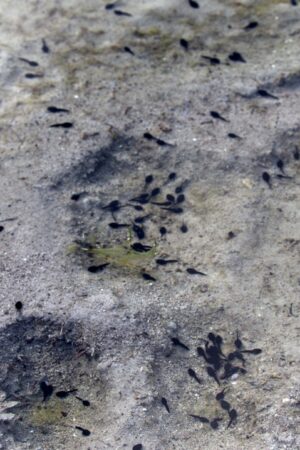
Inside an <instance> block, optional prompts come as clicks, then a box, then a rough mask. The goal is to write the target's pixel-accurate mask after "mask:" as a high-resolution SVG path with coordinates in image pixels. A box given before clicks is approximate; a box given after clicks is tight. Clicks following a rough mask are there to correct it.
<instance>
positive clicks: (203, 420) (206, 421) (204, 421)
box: [189, 414, 209, 423]
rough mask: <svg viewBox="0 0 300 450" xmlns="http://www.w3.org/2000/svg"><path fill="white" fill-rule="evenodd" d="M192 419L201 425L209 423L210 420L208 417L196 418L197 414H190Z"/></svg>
mask: <svg viewBox="0 0 300 450" xmlns="http://www.w3.org/2000/svg"><path fill="white" fill-rule="evenodd" d="M189 416H190V417H193V418H194V419H196V420H198V422H201V423H209V420H208V419H207V417H203V416H196V415H195V414H189Z"/></svg>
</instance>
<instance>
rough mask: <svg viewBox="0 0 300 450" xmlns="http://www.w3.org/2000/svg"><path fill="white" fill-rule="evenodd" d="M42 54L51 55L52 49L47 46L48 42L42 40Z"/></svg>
mask: <svg viewBox="0 0 300 450" xmlns="http://www.w3.org/2000/svg"><path fill="white" fill-rule="evenodd" d="M42 52H44V53H50V48H49V47H48V45H47V42H46V41H45V39H42Z"/></svg>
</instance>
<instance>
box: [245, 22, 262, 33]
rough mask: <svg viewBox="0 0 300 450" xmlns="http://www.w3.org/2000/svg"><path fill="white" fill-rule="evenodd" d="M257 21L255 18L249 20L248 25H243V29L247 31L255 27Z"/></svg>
mask: <svg viewBox="0 0 300 450" xmlns="http://www.w3.org/2000/svg"><path fill="white" fill-rule="evenodd" d="M258 25H259V24H258V22H256V21H255V20H254V21H252V22H249V23H248V25H246V26H245V27H244V30H246V31H248V30H253V28H256V27H257V26H258Z"/></svg>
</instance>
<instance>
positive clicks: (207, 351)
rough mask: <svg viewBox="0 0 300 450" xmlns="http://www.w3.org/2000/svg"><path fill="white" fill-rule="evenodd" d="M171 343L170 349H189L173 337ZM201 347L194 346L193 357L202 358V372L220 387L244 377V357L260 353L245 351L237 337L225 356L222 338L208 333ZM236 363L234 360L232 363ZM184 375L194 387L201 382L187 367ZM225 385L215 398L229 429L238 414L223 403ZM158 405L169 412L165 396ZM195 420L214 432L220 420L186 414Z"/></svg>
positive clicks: (259, 350) (230, 406)
mask: <svg viewBox="0 0 300 450" xmlns="http://www.w3.org/2000/svg"><path fill="white" fill-rule="evenodd" d="M171 341H172V344H173V345H174V346H178V347H181V348H182V349H184V350H185V351H190V348H189V347H188V346H187V345H186V344H184V343H183V342H181V341H180V340H179V339H178V338H177V337H172V338H171ZM204 342H205V343H204V346H203V347H200V346H199V347H197V354H198V356H199V357H201V358H203V359H204V361H205V362H206V364H207V366H206V373H207V375H208V376H209V377H211V378H212V379H213V380H214V381H215V382H216V383H217V385H218V386H221V385H222V384H223V385H224V384H225V382H226V380H228V379H229V378H231V377H233V376H236V375H237V374H241V375H245V374H246V373H247V370H246V369H245V365H246V359H245V356H246V355H247V354H248V355H259V354H260V353H262V350H261V349H260V348H254V349H245V348H244V345H243V343H242V341H241V339H240V338H239V336H238V333H237V337H236V339H235V341H234V347H235V349H234V350H233V351H231V352H230V353H228V354H227V355H226V354H225V353H224V351H223V348H222V347H223V338H222V336H220V335H219V334H217V335H216V334H214V333H209V334H208V335H207V339H204ZM236 361H238V362H237V363H236ZM187 373H188V375H189V376H190V377H191V378H193V379H194V380H195V381H196V382H197V383H198V384H200V385H202V384H203V380H202V379H201V378H200V376H199V375H198V374H197V373H196V372H195V370H194V369H192V368H189V369H188V371H187ZM225 394H226V386H225V387H224V388H223V390H222V391H221V392H218V393H217V395H216V396H215V399H216V400H217V402H218V404H219V406H220V407H221V409H222V410H224V411H226V412H227V414H228V418H229V421H228V425H227V428H229V427H231V425H233V424H234V423H236V420H237V417H238V412H237V410H236V409H235V408H233V407H232V405H231V404H230V403H229V402H228V401H226V400H225ZM161 403H162V405H163V406H164V407H165V408H166V410H167V412H168V413H170V412H171V410H170V407H169V404H168V401H167V399H166V398H165V397H162V398H161ZM190 417H193V418H194V419H195V420H197V421H199V422H201V423H206V424H208V425H210V427H211V428H212V429H214V430H216V429H218V428H219V422H220V421H222V420H223V419H222V417H214V418H211V419H209V418H207V417H205V416H199V415H195V414H190Z"/></svg>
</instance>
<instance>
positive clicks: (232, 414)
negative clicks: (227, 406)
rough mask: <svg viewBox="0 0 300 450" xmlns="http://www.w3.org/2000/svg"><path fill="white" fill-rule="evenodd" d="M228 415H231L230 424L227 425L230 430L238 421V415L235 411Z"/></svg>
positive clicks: (232, 410)
mask: <svg viewBox="0 0 300 450" xmlns="http://www.w3.org/2000/svg"><path fill="white" fill-rule="evenodd" d="M228 415H229V423H228V425H227V428H229V427H230V426H231V425H232V423H233V422H235V421H236V419H237V416H238V414H237V411H236V410H235V409H231V410H230V411H229V412H228Z"/></svg>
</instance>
